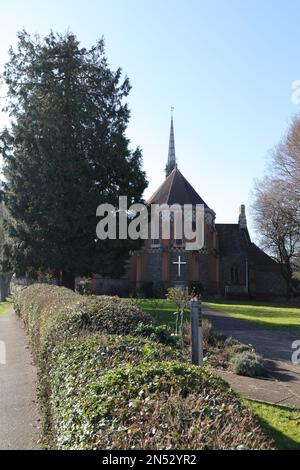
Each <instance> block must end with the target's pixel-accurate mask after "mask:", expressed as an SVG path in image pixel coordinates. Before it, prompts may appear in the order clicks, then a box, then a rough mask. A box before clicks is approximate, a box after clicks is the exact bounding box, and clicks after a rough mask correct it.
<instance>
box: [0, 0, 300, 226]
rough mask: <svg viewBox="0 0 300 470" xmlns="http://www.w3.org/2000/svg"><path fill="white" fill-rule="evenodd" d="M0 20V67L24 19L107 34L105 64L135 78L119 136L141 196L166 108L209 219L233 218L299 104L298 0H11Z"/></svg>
mask: <svg viewBox="0 0 300 470" xmlns="http://www.w3.org/2000/svg"><path fill="white" fill-rule="evenodd" d="M0 21H1V25H0V67H1V68H2V65H3V63H4V62H5V61H6V59H7V50H8V48H9V46H10V45H11V44H12V45H14V44H15V43H16V31H18V30H20V29H21V28H23V27H25V28H26V29H27V31H28V32H31V33H34V32H39V33H40V34H41V35H44V34H47V33H48V32H49V30H50V29H53V30H54V31H59V32H65V31H66V30H70V31H73V32H74V33H76V34H77V36H78V38H79V40H80V41H81V42H82V44H83V45H85V46H90V45H92V44H93V43H94V42H95V41H96V40H97V39H98V38H99V37H101V36H102V35H104V37H105V41H106V53H107V56H108V60H109V63H110V65H111V66H112V67H113V68H117V67H119V66H120V67H122V69H123V71H124V73H126V74H127V75H128V76H129V78H130V80H131V84H132V87H133V89H132V91H131V94H130V97H129V100H128V101H129V105H130V108H131V111H132V117H131V121H130V126H129V129H128V136H129V137H130V139H131V145H132V147H135V146H137V145H139V146H140V147H141V148H142V149H143V155H144V167H145V170H146V172H147V175H148V179H149V188H148V190H147V192H146V197H147V196H150V194H151V193H152V192H153V191H154V190H155V189H156V188H157V186H158V185H159V184H160V183H161V182H162V180H163V178H164V173H163V170H164V166H165V163H166V159H167V151H168V137H169V126H170V107H171V105H173V106H174V107H175V113H174V124H175V139H176V153H177V156H178V164H179V168H180V170H181V171H182V173H183V174H184V175H185V177H186V178H187V179H188V180H189V181H190V182H191V183H192V185H193V186H194V187H195V189H196V190H197V191H198V192H199V193H200V195H201V196H202V198H203V199H204V200H205V201H206V202H207V204H208V205H209V206H210V207H211V208H212V209H214V210H215V212H216V214H217V221H218V222H236V221H237V217H238V207H239V205H240V204H241V203H246V205H249V204H250V202H251V194H250V193H251V190H252V188H253V180H254V178H256V177H261V176H262V174H263V171H264V169H265V166H266V162H267V157H268V152H269V150H270V149H271V148H272V147H273V146H274V145H275V144H276V143H277V142H278V141H279V139H280V137H281V136H282V134H283V133H284V132H285V130H286V128H287V126H288V124H289V122H290V120H291V118H292V116H293V115H295V114H296V113H297V112H299V109H298V107H299V106H296V105H294V104H292V101H291V94H292V90H291V86H292V82H293V81H294V80H298V79H300V27H299V23H300V3H299V1H297V0H295V1H292V0H287V1H284V0H281V1H279V0H264V1H261V0H252V1H250V0H218V1H212V0H210V1H208V0H205V1H201V0H198V1H197V0H186V1H183V0H181V1H178V0H151V1H145V0H126V1H125V0H114V1H111V0H88V1H82V0H72V1H71V0H64V1H58V0H52V1H51V2H50V1H45V2H41V1H36V0H26V1H25V0H23V1H20V0H10V1H9V2H2V4H1V16H0ZM1 95H2V93H0V96H1ZM4 122H6V116H4V115H1V116H0V125H3V124H4ZM249 218H250V217H249Z"/></svg>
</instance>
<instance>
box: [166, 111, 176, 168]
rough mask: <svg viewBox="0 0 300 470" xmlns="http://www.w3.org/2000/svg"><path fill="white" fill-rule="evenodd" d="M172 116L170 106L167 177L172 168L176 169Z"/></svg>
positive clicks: (172, 112)
mask: <svg viewBox="0 0 300 470" xmlns="http://www.w3.org/2000/svg"><path fill="white" fill-rule="evenodd" d="M173 115H174V106H171V129H170V139H169V154H168V163H167V166H166V176H169V174H170V173H171V172H172V171H173V170H174V168H176V154H175V137H174V124H173Z"/></svg>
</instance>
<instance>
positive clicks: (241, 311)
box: [133, 299, 300, 329]
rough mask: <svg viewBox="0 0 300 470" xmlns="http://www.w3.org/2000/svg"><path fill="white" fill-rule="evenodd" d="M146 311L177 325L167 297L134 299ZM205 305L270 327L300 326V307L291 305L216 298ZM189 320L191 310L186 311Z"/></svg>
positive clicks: (186, 317)
mask: <svg viewBox="0 0 300 470" xmlns="http://www.w3.org/2000/svg"><path fill="white" fill-rule="evenodd" d="M133 300H134V302H136V303H137V304H138V305H139V306H140V307H141V308H142V309H143V310H144V312H147V313H150V314H151V315H152V316H153V317H154V318H155V319H156V320H157V322H158V323H160V324H168V325H170V326H172V325H175V315H174V312H175V311H176V307H175V305H174V304H173V303H172V302H170V301H169V300H166V299H133ZM203 306H204V307H207V308H211V309H213V310H216V311H218V312H223V313H226V314H227V315H230V316H232V317H235V318H240V319H242V320H247V321H250V322H253V323H256V324H258V325H261V326H265V327H269V328H290V329H295V328H300V308H297V307H291V306H289V305H284V304H282V305H278V304H267V303H261V302H255V301H226V300H220V301H219V300H218V301H216V300H214V301H207V302H203ZM185 320H186V321H188V320H189V312H188V311H187V312H186V313H185Z"/></svg>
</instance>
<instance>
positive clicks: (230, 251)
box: [216, 224, 277, 266]
mask: <svg viewBox="0 0 300 470" xmlns="http://www.w3.org/2000/svg"><path fill="white" fill-rule="evenodd" d="M216 230H217V232H218V238H219V250H220V253H221V254H222V256H232V255H239V256H247V258H248V259H249V260H250V261H252V262H254V263H255V264H256V265H259V266H274V265H276V264H277V263H276V261H274V260H273V259H272V258H271V257H270V256H268V255H267V254H266V253H265V252H264V251H262V250H261V249H260V248H259V247H258V246H257V245H255V243H252V242H251V239H250V236H249V233H248V230H246V229H244V228H241V227H240V226H239V224H216Z"/></svg>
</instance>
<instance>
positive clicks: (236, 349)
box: [230, 343, 255, 354]
mask: <svg viewBox="0 0 300 470" xmlns="http://www.w3.org/2000/svg"><path fill="white" fill-rule="evenodd" d="M245 351H248V352H255V351H254V348H253V347H252V346H251V345H250V344H243V343H239V344H233V345H232V346H231V347H230V352H231V353H232V354H239V353H243V352H245Z"/></svg>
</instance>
